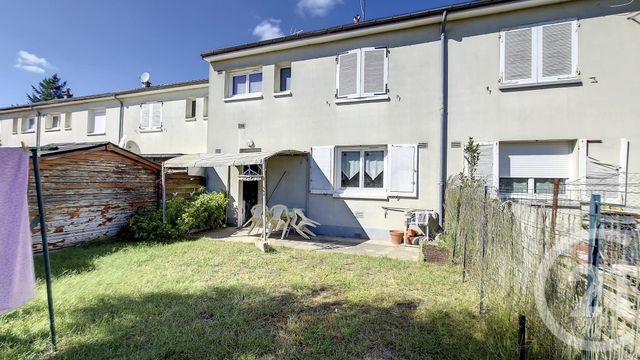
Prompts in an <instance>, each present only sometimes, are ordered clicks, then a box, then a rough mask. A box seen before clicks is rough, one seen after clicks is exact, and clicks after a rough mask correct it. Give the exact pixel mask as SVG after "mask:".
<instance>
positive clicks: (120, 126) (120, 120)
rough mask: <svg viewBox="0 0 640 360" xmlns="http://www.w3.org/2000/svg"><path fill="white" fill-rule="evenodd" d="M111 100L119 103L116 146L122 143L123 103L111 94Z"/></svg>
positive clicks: (116, 95)
mask: <svg viewBox="0 0 640 360" xmlns="http://www.w3.org/2000/svg"><path fill="white" fill-rule="evenodd" d="M113 98H114V99H116V100H117V101H118V102H119V103H120V112H119V121H118V145H120V142H121V141H122V137H123V135H124V129H123V127H124V103H123V102H122V100H121V99H119V98H118V94H113Z"/></svg>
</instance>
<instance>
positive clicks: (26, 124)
mask: <svg viewBox="0 0 640 360" xmlns="http://www.w3.org/2000/svg"><path fill="white" fill-rule="evenodd" d="M35 130H36V118H35V117H30V118H23V119H22V132H23V133H29V132H34V131H35Z"/></svg>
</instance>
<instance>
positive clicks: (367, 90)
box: [362, 48, 388, 96]
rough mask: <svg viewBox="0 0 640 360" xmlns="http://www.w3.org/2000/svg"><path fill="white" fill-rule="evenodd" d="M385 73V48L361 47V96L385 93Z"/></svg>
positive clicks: (386, 65)
mask: <svg viewBox="0 0 640 360" xmlns="http://www.w3.org/2000/svg"><path fill="white" fill-rule="evenodd" d="M387 74H388V58H387V49H386V48H364V49H362V96H373V95H381V94H386V93H387Z"/></svg>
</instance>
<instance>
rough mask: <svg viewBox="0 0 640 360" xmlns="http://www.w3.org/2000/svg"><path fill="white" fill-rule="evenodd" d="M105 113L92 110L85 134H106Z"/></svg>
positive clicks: (104, 111)
mask: <svg viewBox="0 0 640 360" xmlns="http://www.w3.org/2000/svg"><path fill="white" fill-rule="evenodd" d="M106 126H107V112H106V110H93V111H91V113H90V115H89V124H88V127H87V133H89V134H95V135H103V134H105V132H106Z"/></svg>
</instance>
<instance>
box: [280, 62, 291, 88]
mask: <svg viewBox="0 0 640 360" xmlns="http://www.w3.org/2000/svg"><path fill="white" fill-rule="evenodd" d="M289 90H291V67H283V68H280V89H279V91H281V92H282V91H289Z"/></svg>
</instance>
